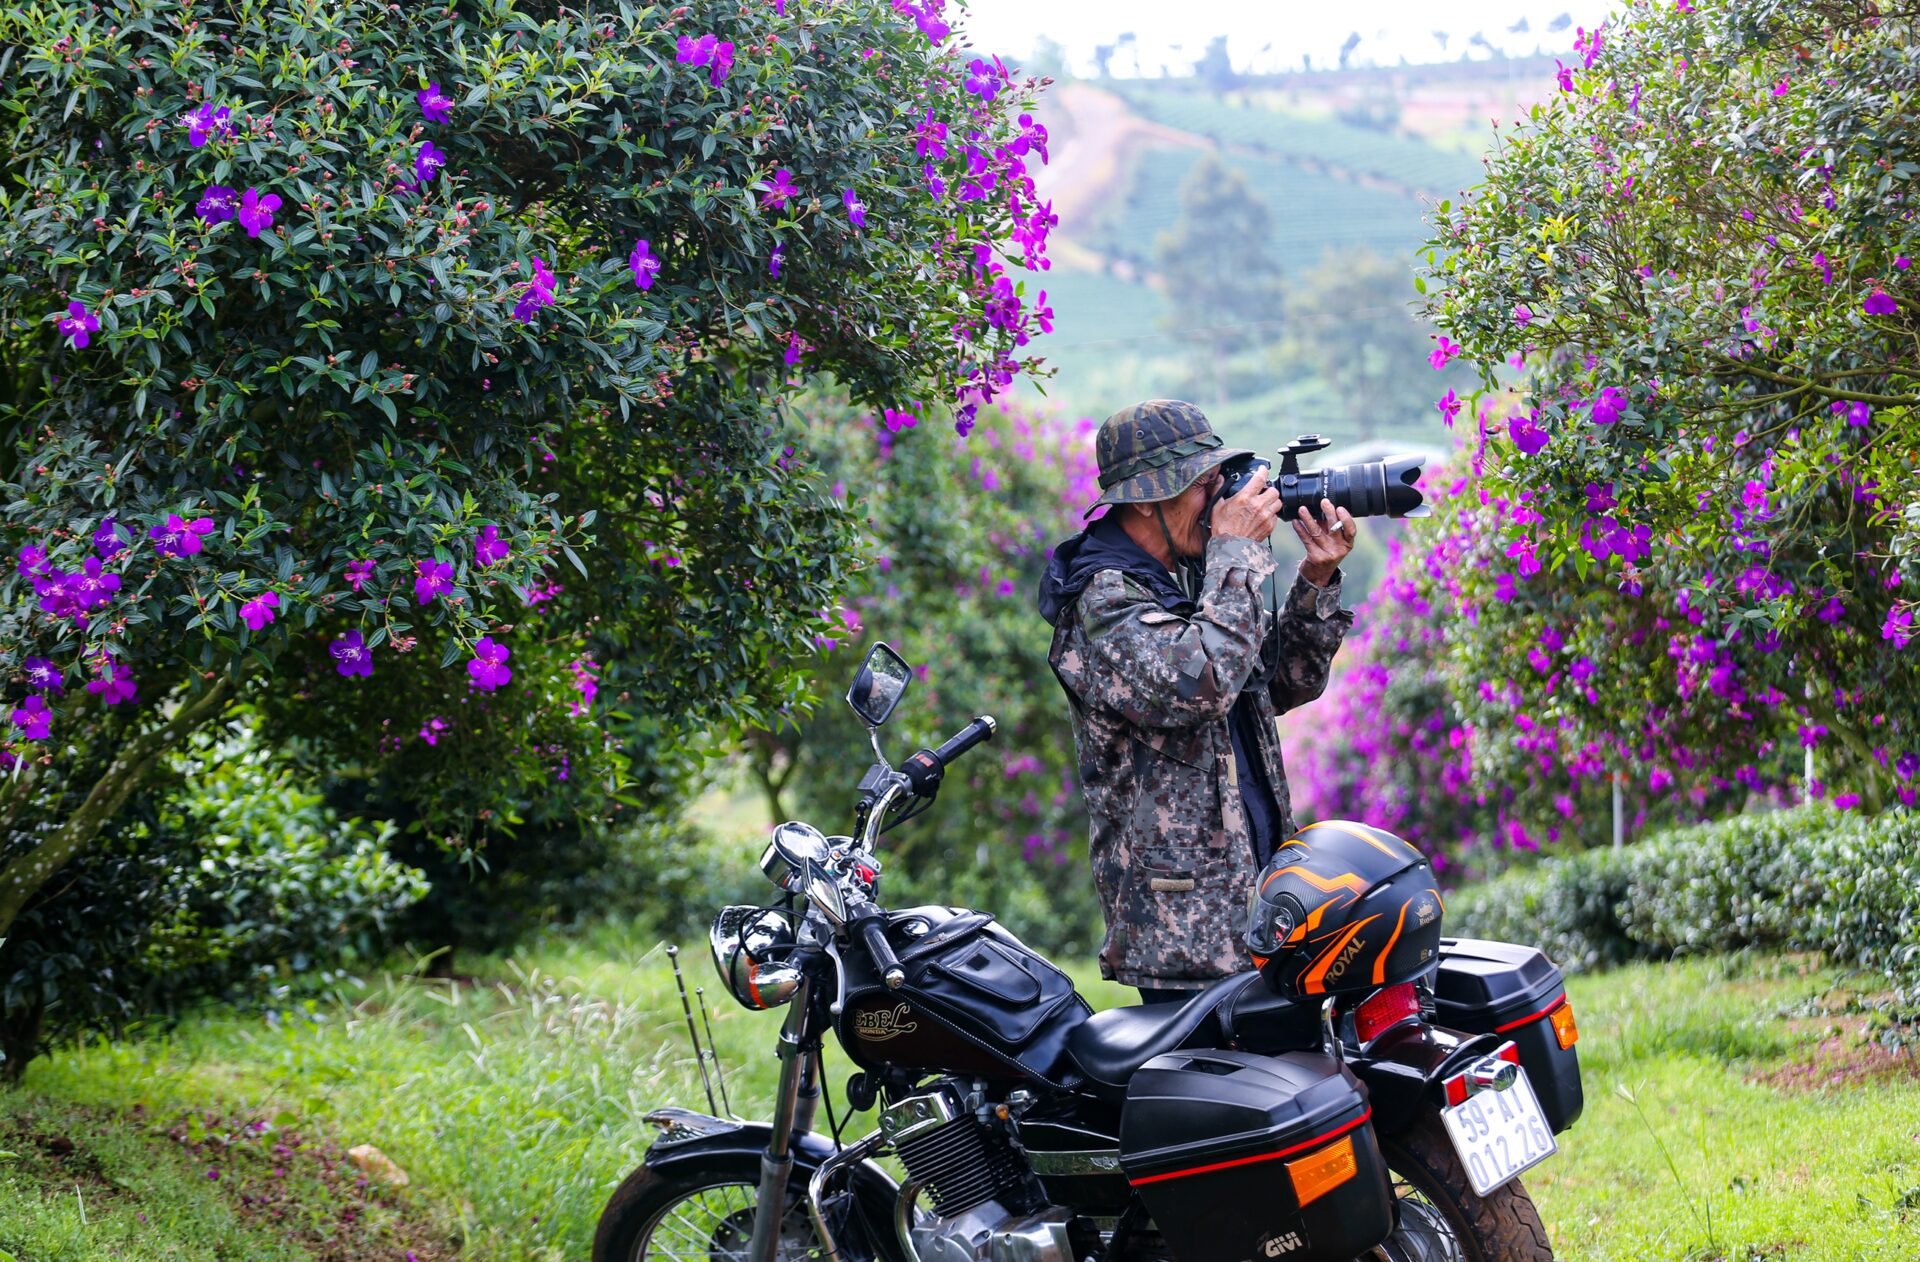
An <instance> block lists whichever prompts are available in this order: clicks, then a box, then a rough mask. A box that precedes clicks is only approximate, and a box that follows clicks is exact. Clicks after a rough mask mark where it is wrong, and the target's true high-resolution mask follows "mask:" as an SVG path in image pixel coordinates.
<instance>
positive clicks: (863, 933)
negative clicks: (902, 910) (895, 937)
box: [860, 911, 907, 990]
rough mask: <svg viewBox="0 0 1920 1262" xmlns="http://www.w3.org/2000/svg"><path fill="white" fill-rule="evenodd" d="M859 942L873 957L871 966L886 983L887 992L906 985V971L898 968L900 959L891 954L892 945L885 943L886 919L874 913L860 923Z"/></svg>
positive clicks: (882, 915) (883, 915)
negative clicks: (878, 971) (877, 970)
mask: <svg viewBox="0 0 1920 1262" xmlns="http://www.w3.org/2000/svg"><path fill="white" fill-rule="evenodd" d="M860 941H861V942H862V943H863V944H865V946H866V948H867V953H868V954H869V955H871V956H873V966H874V967H875V968H877V969H879V970H880V977H881V979H882V980H883V981H885V982H886V983H887V989H888V990H898V989H900V987H901V986H903V985H905V984H906V980H907V970H906V969H904V968H901V967H900V957H899V956H897V955H895V954H894V953H893V944H892V943H890V942H888V941H887V918H886V915H885V914H884V913H882V912H879V911H876V912H874V914H872V915H870V916H868V917H866V918H865V919H863V920H862V921H861V922H860Z"/></svg>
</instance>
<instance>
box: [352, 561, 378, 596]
mask: <svg viewBox="0 0 1920 1262" xmlns="http://www.w3.org/2000/svg"><path fill="white" fill-rule="evenodd" d="M346 577H347V586H349V587H351V588H353V590H354V591H356V592H357V591H359V590H360V587H361V585H362V584H363V583H365V582H366V581H367V580H368V579H370V578H372V577H373V562H371V561H349V562H347V575H346Z"/></svg>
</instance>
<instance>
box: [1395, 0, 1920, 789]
mask: <svg viewBox="0 0 1920 1262" xmlns="http://www.w3.org/2000/svg"><path fill="white" fill-rule="evenodd" d="M1912 42H1913V30H1912V21H1911V15H1907V14H1899V15H1893V14H1885V11H1884V10H1882V9H1876V8H1873V7H1870V6H1855V5H1844V4H1829V3H1822V2H1818V0H1767V2H1765V3H1761V4H1758V5H1753V4H1742V5H1733V4H1727V3H1721V2H1719V0H1700V2H1699V3H1687V2H1686V0H1682V2H1681V3H1679V4H1676V5H1668V4H1664V3H1662V4H1659V5H1654V4H1650V3H1635V4H1632V5H1631V6H1629V7H1628V9H1627V10H1626V13H1625V15H1624V17H1623V19H1622V20H1621V21H1620V22H1619V23H1618V24H1616V25H1611V26H1608V27H1605V28H1603V29H1601V30H1597V31H1594V32H1591V33H1589V32H1585V31H1582V32H1581V35H1580V40H1579V43H1578V46H1577V48H1578V52H1579V61H1578V64H1575V65H1573V66H1567V67H1563V68H1562V70H1561V72H1560V75H1559V81H1560V87H1561V89H1562V91H1561V92H1560V93H1559V94H1558V96H1557V98H1556V99H1555V100H1552V101H1550V102H1548V103H1547V104H1545V105H1542V106H1539V107H1536V108H1535V110H1534V111H1533V113H1532V115H1531V117H1530V118H1529V119H1528V120H1527V121H1526V122H1525V123H1524V124H1523V125H1522V127H1521V128H1520V129H1519V131H1518V132H1517V134H1514V135H1511V136H1509V137H1507V139H1506V141H1505V143H1504V144H1503V145H1501V146H1500V148H1499V149H1498V150H1497V152H1496V153H1495V155H1494V156H1493V158H1492V160H1491V164H1490V168H1489V177H1488V180H1487V182H1486V183H1485V184H1484V185H1482V186H1481V187H1480V188H1479V189H1477V190H1475V191H1474V192H1473V194H1472V195H1471V196H1470V197H1469V198H1467V199H1465V200H1463V201H1462V202H1460V203H1459V204H1448V203H1442V205H1441V206H1440V208H1439V209H1438V212H1437V215H1436V219H1435V236H1434V239H1433V241H1432V242H1431V245H1432V246H1433V255H1432V257H1433V258H1434V260H1435V262H1434V266H1433V269H1432V271H1431V273H1430V279H1431V280H1435V281H1437V282H1439V284H1438V287H1436V288H1434V289H1433V292H1432V298H1431V301H1430V303H1429V314H1430V315H1431V316H1432V318H1433V319H1434V320H1435V322H1436V323H1437V324H1439V325H1440V326H1441V327H1442V328H1443V329H1444V330H1445V331H1446V332H1447V333H1448V334H1450V335H1451V336H1452V338H1455V339H1458V345H1459V347H1460V348H1461V349H1462V350H1463V351H1464V355H1465V357H1466V360H1467V361H1468V362H1469V363H1471V364H1473V365H1474V366H1475V367H1477V368H1478V369H1479V370H1480V371H1481V373H1482V375H1483V379H1484V381H1485V383H1486V385H1487V386H1488V387H1489V389H1492V388H1494V387H1496V386H1497V385H1498V384H1499V382H1500V379H1501V375H1502V374H1503V372H1504V370H1505V366H1506V365H1507V364H1508V363H1509V362H1511V363H1512V364H1513V365H1514V366H1516V367H1521V368H1523V369H1524V372H1525V377H1524V382H1523V386H1522V388H1523V395H1522V397H1521V399H1520V400H1519V402H1518V404H1517V405H1514V406H1508V405H1507V404H1506V403H1505V401H1504V400H1503V401H1501V403H1500V406H1498V407H1497V408H1495V409H1493V410H1492V411H1487V410H1483V411H1482V412H1481V425H1480V431H1481V436H1480V442H1479V446H1478V448H1477V456H1478V457H1479V458H1480V459H1481V460H1482V461H1483V467H1484V470H1485V472H1486V474H1487V478H1488V481H1487V492H1488V494H1489V495H1491V496H1493V497H1494V500H1495V501H1496V502H1504V504H1505V506H1506V516H1505V518H1504V519H1503V520H1501V521H1500V522H1498V523H1497V524H1493V525H1491V526H1490V528H1491V529H1496V530H1497V531H1498V533H1499V543H1498V545H1497V546H1498V548H1499V551H1500V552H1501V553H1503V554H1504V555H1506V556H1507V557H1509V558H1510V559H1512V560H1513V561H1514V562H1515V569H1514V570H1513V572H1512V574H1511V582H1512V583H1516V584H1521V585H1524V586H1525V587H1527V588H1528V589H1529V590H1532V589H1551V590H1553V591H1554V592H1556V593H1557V594H1555V595H1553V596H1552V597H1550V598H1543V599H1540V600H1537V601H1534V602H1533V604H1534V607H1535V608H1536V609H1541V610H1544V609H1546V608H1547V607H1548V606H1550V605H1554V604H1556V603H1558V604H1559V605H1560V609H1559V613H1558V614H1557V615H1556V617H1557V618H1558V620H1559V621H1558V625H1559V628H1560V629H1559V631H1558V634H1560V635H1562V636H1563V637H1565V638H1566V640H1567V642H1568V643H1570V644H1571V643H1582V644H1584V645H1585V646H1586V647H1583V648H1581V649H1580V650H1578V651H1580V652H1583V653H1586V654H1588V655H1589V656H1590V657H1591V658H1592V660H1593V661H1595V662H1596V663H1597V664H1599V667H1600V668H1599V669H1597V671H1596V673H1595V674H1594V675H1593V676H1592V677H1591V678H1590V679H1588V680H1585V681H1582V682H1583V684H1584V686H1585V688H1587V689H1589V690H1590V691H1591V694H1592V695H1591V697H1590V698H1589V699H1588V700H1587V702H1586V706H1587V708H1588V709H1589V710H1597V711H1599V712H1601V713H1604V714H1606V715H1608V716H1612V717H1613V718H1614V719H1616V720H1623V719H1625V718H1626V717H1628V716H1631V715H1632V714H1634V713H1635V712H1636V711H1639V712H1642V713H1651V712H1654V711H1660V712H1664V713H1666V714H1669V715H1674V714H1678V713H1681V712H1682V711H1690V712H1692V713H1694V714H1695V715H1696V716H1698V717H1700V718H1701V720H1702V721H1705V709H1706V707H1707V706H1708V705H1711V706H1712V707H1715V708H1717V711H1718V713H1717V715H1716V716H1714V718H1713V720H1712V721H1713V723H1714V724H1715V725H1716V726H1718V727H1722V728H1724V727H1726V725H1729V724H1731V725H1737V726H1738V727H1739V728H1741V729H1742V731H1743V732H1744V738H1743V743H1744V744H1745V746H1746V747H1747V748H1748V749H1749V750H1751V751H1752V754H1751V756H1749V757H1747V758H1744V759H1740V760H1739V763H1740V764H1741V765H1744V766H1745V767H1746V768H1747V770H1746V772H1745V773H1744V777H1743V778H1764V772H1763V771H1762V770H1760V769H1758V768H1757V766H1756V764H1757V762H1758V761H1759V760H1760V758H1761V757H1762V756H1764V754H1765V753H1766V751H1767V749H1768V748H1769V745H1770V744H1771V745H1772V746H1774V747H1790V748H1792V749H1798V748H1799V747H1800V746H1801V744H1802V743H1805V744H1808V745H1813V746H1817V748H1818V752H1819V756H1820V759H1821V774H1820V777H1819V778H1820V779H1822V780H1831V781H1834V782H1836V783H1835V785H1834V791H1835V793H1836V797H1835V801H1836V804H1839V805H1842V806H1852V805H1855V804H1859V805H1864V806H1867V807H1877V806H1878V805H1879V804H1881V803H1882V802H1883V801H1885V800H1887V799H1888V798H1889V797H1890V796H1892V795H1897V796H1899V797H1900V798H1901V799H1902V800H1905V801H1909V802H1910V801H1912V800H1913V797H1914V791H1915V783H1914V775H1915V772H1916V769H1920V733H1917V732H1916V731H1915V722H1914V718H1913V716H1914V715H1915V713H1916V712H1920V667H1917V665H1916V660H1915V657H1914V653H1915V651H1916V650H1914V649H1912V648H1910V647H1909V646H1910V643H1911V641H1912V639H1913V615H1914V602H1915V599H1916V597H1915V595H1914V590H1915V583H1916V581H1917V580H1920V562H1917V560H1916V544H1920V498H1917V497H1916V492H1920V471H1916V468H1915V465H1914V462H1913V452H1914V450H1915V448H1916V446H1917V445H1920V428H1916V422H1915V420H1914V413H1913V406H1914V404H1915V403H1916V402H1917V401H1920V379H1917V378H1916V376H1915V372H1914V367H1913V354H1912V347H1913V337H1914V334H1915V325H1914V312H1915V310H1916V304H1920V290H1916V288H1915V286H1914V283H1913V282H1912V281H1911V279H1910V278H1911V276H1912V274H1913V273H1912V271H1911V258H1912V257H1913V256H1915V255H1920V226H1917V225H1916V223H1915V221H1914V218H1913V214H1912V204H1911V203H1912V190H1911V185H1912V182H1913V180H1914V179H1915V177H1916V176H1920V148H1917V147H1916V136H1920V130H1916V128H1915V126H1914V124H1915V121H1916V120H1915V115H1914V110H1915V104H1914V102H1915V100H1916V99H1920V98H1916V96H1915V93H1914V91H1913V88H1914V86H1915V83H1914V78H1913V69H1912V62H1911V55H1910V54H1911V46H1912ZM1502 418H1504V419H1502ZM1569 572H1571V574H1573V575H1576V576H1578V579H1579V581H1578V582H1577V583H1576V582H1572V581H1563V580H1564V576H1566V575H1567V574H1568V573H1569ZM1548 574H1552V575H1554V576H1555V577H1553V578H1552V579H1549V578H1548V577H1547V575H1548ZM1590 582H1598V583H1600V584H1602V585H1603V586H1604V587H1605V588H1606V589H1608V590H1612V591H1617V592H1619V593H1620V594H1621V595H1623V596H1624V597H1627V598H1629V601H1631V602H1638V603H1625V602H1622V601H1617V600H1616V601H1597V602H1585V603H1582V604H1579V605H1578V606H1574V605H1571V604H1568V603H1566V602H1567V601H1568V599H1569V598H1570V594H1573V593H1578V592H1579V591H1580V590H1582V587H1583V585H1584V584H1587V583H1590ZM1648 597H1655V598H1656V599H1647V598H1648ZM1662 619H1664V620H1665V621H1666V623H1667V624H1670V625H1662V621H1661V620H1662ZM1670 632H1672V633H1673V634H1669V633H1670ZM1635 634H1639V635H1647V636H1655V637H1657V638H1655V639H1653V640H1651V641H1650V643H1652V644H1653V645H1655V646H1657V647H1659V648H1660V649H1661V650H1662V651H1665V652H1668V653H1674V654H1678V655H1680V656H1681V657H1682V658H1684V660H1685V662H1686V663H1687V669H1685V670H1680V671H1661V672H1648V671H1644V670H1639V669H1633V668H1631V667H1633V666H1639V665H1644V657H1651V656H1652V655H1651V654H1647V655H1644V657H1637V656H1636V655H1634V654H1633V653H1627V654H1625V655H1624V656H1623V657H1622V658H1619V659H1615V662H1614V664H1615V665H1616V666H1617V667H1619V668H1616V669H1607V668H1606V666H1607V664H1608V662H1609V655H1612V654H1615V653H1617V652H1618V651H1619V650H1618V646H1619V644H1620V643H1621V640H1620V638H1619V637H1621V636H1629V637H1630V636H1632V635H1635ZM1603 646H1604V647H1605V650H1606V651H1605V653H1602V652H1600V650H1601V649H1602V647H1603ZM1506 647H1507V649H1508V650H1509V651H1511V650H1513V649H1515V648H1516V647H1518V645H1517V644H1513V643H1510V644H1508V645H1507V646H1506ZM1674 735H1675V737H1676V738H1678V737H1679V736H1680V735H1681V733H1678V732H1676V733H1674ZM1712 744H1713V742H1711V741H1709V742H1708V745H1709V746H1711V745H1712ZM1721 748H1723V749H1726V750H1727V751H1728V752H1729V754H1730V755H1732V754H1734V752H1735V751H1734V747H1733V746H1721ZM1614 769H1615V770H1622V769H1623V768H1614ZM1723 770H1724V771H1725V772H1727V773H1730V774H1741V772H1740V766H1733V767H1726V768H1724V769H1723ZM1806 787H1807V788H1808V789H1809V791H1811V792H1812V793H1814V794H1816V795H1817V794H1820V793H1822V792H1824V791H1825V790H1826V785H1825V784H1823V783H1816V784H1812V785H1808V786H1806Z"/></svg>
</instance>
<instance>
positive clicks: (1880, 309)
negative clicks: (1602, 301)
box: [81, 289, 1900, 346]
mask: <svg viewBox="0 0 1920 1262" xmlns="http://www.w3.org/2000/svg"><path fill="white" fill-rule="evenodd" d="M1860 309H1861V310H1862V311H1864V312H1866V313H1867V314H1868V315H1892V314H1893V313H1894V312H1896V311H1898V310H1900V305H1899V304H1898V303H1896V302H1894V300H1893V296H1892V295H1891V294H1889V293H1887V291H1886V290H1884V289H1876V290H1874V291H1873V292H1872V293H1870V294H1868V295H1867V298H1866V301H1865V302H1862V303H1861V304H1860ZM81 345H82V346H85V345H86V343H85V342H82V343H81Z"/></svg>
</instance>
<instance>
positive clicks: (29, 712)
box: [13, 693, 53, 741]
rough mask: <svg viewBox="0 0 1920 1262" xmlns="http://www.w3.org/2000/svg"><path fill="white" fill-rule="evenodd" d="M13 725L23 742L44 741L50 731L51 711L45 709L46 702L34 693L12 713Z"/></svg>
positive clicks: (51, 724) (51, 722)
mask: <svg viewBox="0 0 1920 1262" xmlns="http://www.w3.org/2000/svg"><path fill="white" fill-rule="evenodd" d="M13 725H14V726H15V727H17V728H19V729H20V736H21V738H22V739H24V740H30V741H43V740H46V739H47V737H48V735H49V734H50V733H51V731H52V726H53V711H51V710H49V709H47V703H46V701H45V700H43V699H42V698H41V696H40V694H39V693H35V694H33V695H32V696H30V697H28V698H27V699H26V700H25V701H23V702H21V703H20V708H19V709H17V710H15V711H14V712H13Z"/></svg>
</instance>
